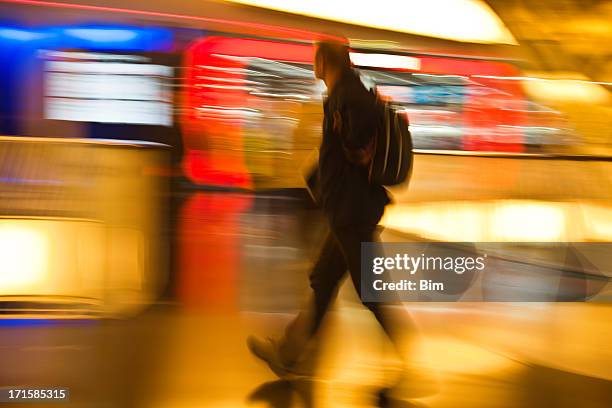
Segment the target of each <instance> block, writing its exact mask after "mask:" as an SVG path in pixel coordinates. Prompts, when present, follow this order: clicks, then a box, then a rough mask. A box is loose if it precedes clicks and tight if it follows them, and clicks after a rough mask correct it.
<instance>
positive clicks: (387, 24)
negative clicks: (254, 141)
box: [228, 0, 516, 44]
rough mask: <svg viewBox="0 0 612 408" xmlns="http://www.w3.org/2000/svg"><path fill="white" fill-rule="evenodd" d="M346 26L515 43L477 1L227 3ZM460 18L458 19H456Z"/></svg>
mask: <svg viewBox="0 0 612 408" xmlns="http://www.w3.org/2000/svg"><path fill="white" fill-rule="evenodd" d="M228 1H230V2H233V3H240V4H245V5H249V6H256V7H263V8H268V9H272V10H277V11H284V12H288V13H294V14H301V15H306V16H310V17H316V18H323V19H327V20H333V21H339V22H343V23H348V24H355V25H362V26H367V27H374V28H380V29H383V30H391V31H398V32H404V33H413V34H419V35H425V36H430V37H439V38H445V39H449V40H455V41H466V42H476V43H501V44H516V40H515V39H514V38H513V36H512V34H511V33H510V32H509V31H508V29H507V28H506V26H505V25H504V23H503V22H502V21H501V19H500V18H499V17H498V16H497V15H496V14H495V13H494V12H493V11H492V10H491V9H490V8H489V7H488V6H487V5H486V3H484V2H482V1H477V0H467V1H450V0H428V1H418V2H417V1H411V2H407V1H403V0H381V1H377V2H375V3H372V2H354V1H351V0H336V1H334V2H329V1H325V0H310V1H300V0H228ZM457 16H461V18H457Z"/></svg>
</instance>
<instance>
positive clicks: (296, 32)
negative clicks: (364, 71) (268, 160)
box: [0, 0, 343, 40]
mask: <svg viewBox="0 0 612 408" xmlns="http://www.w3.org/2000/svg"><path fill="white" fill-rule="evenodd" d="M0 1H2V2H4V3H15V4H26V5H32V6H44V7H55V8H65V9H77V10H88V11H99V12H111V13H124V14H132V15H141V16H150V17H163V18H175V19H180V20H192V21H200V22H205V23H210V24H220V25H223V26H234V27H244V28H249V29H257V30H266V31H275V32H276V33H284V34H287V35H289V36H290V38H293V39H297V38H302V39H312V38H315V37H317V38H318V37H324V38H331V39H338V40H343V39H342V38H339V37H336V36H333V35H322V34H319V33H315V32H313V31H308V30H300V29H296V28H287V27H279V26H272V25H268V24H260V23H251V22H244V21H234V20H226V19H219V18H210V17H200V16H193V15H188V14H175V13H162V12H157V11H147V10H134V9H126V8H119V7H105V6H93V5H88V4H78V3H61V2H55V1H39V0H0Z"/></svg>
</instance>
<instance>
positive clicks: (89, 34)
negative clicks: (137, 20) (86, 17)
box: [64, 28, 138, 42]
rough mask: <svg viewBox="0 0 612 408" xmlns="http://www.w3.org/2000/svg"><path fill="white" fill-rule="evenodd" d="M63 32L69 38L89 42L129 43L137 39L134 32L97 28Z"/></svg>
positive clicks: (72, 29) (74, 29) (71, 29)
mask: <svg viewBox="0 0 612 408" xmlns="http://www.w3.org/2000/svg"><path fill="white" fill-rule="evenodd" d="M64 32H65V33H66V34H68V35H70V36H73V37H77V38H81V39H84V40H90V41H102V42H106V41H118V42H124V41H130V40H133V39H134V38H136V37H137V35H138V34H137V33H136V31H134V30H121V29H99V28H69V29H66V30H64Z"/></svg>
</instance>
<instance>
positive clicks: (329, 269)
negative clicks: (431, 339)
mask: <svg viewBox="0 0 612 408" xmlns="http://www.w3.org/2000/svg"><path fill="white" fill-rule="evenodd" d="M376 231H377V226H376V225H355V226H348V227H336V228H334V227H332V228H331V230H330V232H329V233H328V235H327V238H326V239H325V242H324V244H323V247H322V249H321V253H320V255H319V258H318V260H317V262H316V264H315V265H314V268H313V270H312V273H311V275H310V287H311V288H312V296H311V299H310V300H309V303H308V305H307V307H306V308H305V309H303V310H302V311H301V312H300V313H299V314H298V316H297V317H296V318H295V319H294V320H293V321H292V322H291V323H290V324H289V326H288V327H287V329H286V331H285V337H284V339H282V341H281V342H280V353H281V357H282V359H283V360H284V362H285V363H287V364H289V365H290V364H293V363H295V362H296V361H297V360H299V359H300V357H302V355H303V353H304V351H305V349H306V346H307V345H308V343H309V342H310V341H311V340H312V339H313V338H314V336H315V335H316V334H317V332H318V330H319V327H320V326H321V323H322V321H323V319H324V317H325V314H326V312H327V311H328V309H329V307H330V305H331V303H332V301H333V300H334V299H335V298H336V294H337V291H338V286H339V283H340V282H341V280H342V278H343V277H344V276H345V274H346V273H347V271H348V273H349V275H350V278H351V280H352V281H353V285H354V286H355V289H356V290H357V293H358V294H360V292H361V243H362V242H372V241H374V240H375V239H376V238H377V237H376V236H375V235H377V233H376ZM360 298H361V296H360ZM364 306H366V307H367V308H368V309H369V310H370V311H371V312H372V313H373V314H374V317H375V318H376V320H378V322H379V323H380V325H381V327H382V329H383V330H384V332H385V333H386V334H387V336H388V337H389V338H390V340H391V341H392V342H393V343H394V345H395V346H396V349H397V351H398V352H399V353H400V355H402V357H405V356H404V354H405V353H404V351H403V349H404V346H407V342H408V341H409V339H410V338H411V337H412V333H413V331H412V330H410V331H408V330H407V328H408V327H410V328H412V320H411V318H410V316H409V315H408V313H406V312H405V311H404V309H403V308H402V306H401V305H390V304H383V303H364ZM391 306H394V307H391Z"/></svg>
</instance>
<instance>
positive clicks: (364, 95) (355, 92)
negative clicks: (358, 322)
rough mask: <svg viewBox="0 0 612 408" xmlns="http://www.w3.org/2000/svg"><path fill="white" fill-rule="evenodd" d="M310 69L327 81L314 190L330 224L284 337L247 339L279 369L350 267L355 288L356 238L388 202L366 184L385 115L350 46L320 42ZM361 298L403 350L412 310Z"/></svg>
mask: <svg viewBox="0 0 612 408" xmlns="http://www.w3.org/2000/svg"><path fill="white" fill-rule="evenodd" d="M314 72H315V76H316V77H317V78H318V79H321V80H323V81H324V82H325V85H326V86H327V99H326V100H325V102H324V119H323V140H322V143H321V146H320V153H319V166H318V178H319V180H318V184H319V192H318V194H317V195H318V196H319V201H320V204H321V206H322V208H323V211H324V213H325V215H326V217H327V220H328V222H329V227H330V231H329V233H328V236H327V238H326V240H325V243H324V245H323V248H322V251H321V254H320V256H319V259H318V261H317V262H316V264H315V266H314V268H313V270H312V272H311V276H310V286H311V288H312V291H313V296H312V299H311V300H310V304H309V305H308V307H307V308H306V309H305V310H303V311H302V312H301V313H300V314H299V315H298V316H297V317H296V318H295V319H294V320H293V321H292V322H291V323H290V324H289V326H288V327H287V329H286V331H285V335H284V337H283V338H282V339H280V340H274V339H265V340H264V339H259V338H257V337H253V336H251V337H250V338H249V339H248V346H249V348H250V350H251V352H252V353H253V354H254V355H255V356H256V357H258V358H260V359H262V360H263V361H265V362H266V363H267V364H268V365H269V366H270V368H271V369H272V370H273V371H274V373H276V374H277V375H279V376H280V377H284V376H286V375H289V374H291V373H295V371H296V370H297V368H296V367H297V366H298V363H299V362H300V360H301V359H303V358H304V353H305V350H306V348H307V346H308V345H309V343H310V342H311V341H312V340H313V339H314V338H315V335H316V334H317V332H318V329H319V327H320V325H321V322H322V321H323V318H324V316H325V314H326V312H327V310H328V309H329V307H330V304H331V303H332V301H333V300H334V299H335V295H336V292H337V289H338V285H339V283H340V281H341V280H342V278H343V277H344V276H345V274H346V272H347V271H348V272H349V274H350V277H351V280H352V282H353V285H354V287H355V289H356V290H357V292H358V293H359V292H360V290H361V265H360V263H361V253H360V252H361V243H362V242H371V241H374V239H375V231H376V229H377V224H378V222H379V221H380V219H381V217H382V215H383V213H384V209H385V206H386V205H387V204H389V202H390V200H389V197H388V196H387V192H386V190H385V188H384V187H383V186H380V185H372V184H370V181H369V178H368V164H369V160H370V156H371V151H372V145H373V144H372V143H373V138H374V136H375V134H376V132H377V130H378V129H379V127H380V126H381V120H382V115H381V114H380V112H379V111H378V109H377V107H376V103H375V101H376V99H375V96H374V95H373V94H372V93H371V92H369V91H368V90H367V89H366V88H365V87H364V85H363V84H362V83H361V81H360V79H359V77H358V75H357V74H356V73H355V72H354V71H353V69H352V67H351V63H350V59H349V53H348V47H347V46H346V45H345V44H342V43H336V42H320V43H318V44H317V45H316V51H315V64H314ZM365 306H366V307H368V309H370V310H371V311H372V313H373V314H374V316H375V317H376V319H377V320H378V322H379V323H380V324H381V326H382V328H383V330H384V331H385V333H386V334H387V335H388V336H389V338H390V339H391V340H392V341H393V343H394V345H395V346H396V349H397V350H398V352H400V353H401V354H404V352H403V349H404V348H405V347H406V346H407V345H408V343H409V340H410V337H411V336H410V335H409V334H408V333H406V332H407V331H406V330H402V328H404V327H407V326H408V325H410V324H411V321H410V317H409V316H408V315H407V314H406V313H405V312H403V309H402V308H401V306H400V307H397V308H393V307H389V305H384V304H379V303H368V304H365Z"/></svg>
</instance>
